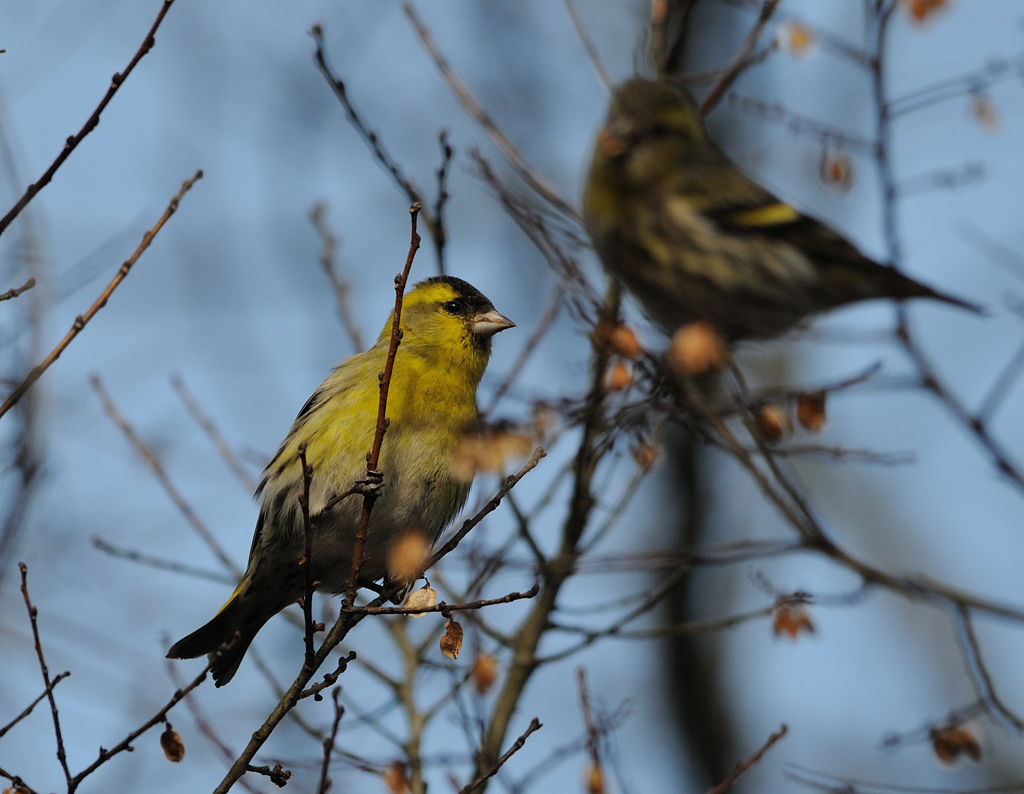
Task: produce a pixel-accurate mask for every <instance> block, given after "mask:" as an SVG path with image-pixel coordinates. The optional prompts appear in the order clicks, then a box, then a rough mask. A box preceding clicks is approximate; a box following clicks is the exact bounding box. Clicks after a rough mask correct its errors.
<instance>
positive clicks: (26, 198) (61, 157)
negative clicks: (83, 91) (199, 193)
mask: <svg viewBox="0 0 1024 794" xmlns="http://www.w3.org/2000/svg"><path fill="white" fill-rule="evenodd" d="M173 2H174V0H163V4H162V5H161V6H160V12H159V13H158V14H157V15H156V20H155V21H154V22H153V25H152V27H150V29H149V33H147V34H146V38H145V39H143V40H142V44H141V45H140V46H139V49H138V51H137V52H136V53H135V55H134V57H133V58H132V59H131V61H129V62H128V65H127V66H126V67H125V69H124V71H123V72H118V73H116V74H115V75H114V76H113V77H112V78H111V80H110V87H109V88H108V89H107V93H106V94H104V96H103V99H101V100H100V103H99V104H98V105H97V106H96V109H95V110H94V111H93V112H92V115H91V116H89V118H88V119H86V122H85V124H84V125H83V126H82V129H80V130H79V131H78V132H77V133H76V134H75V135H69V136H68V139H67V140H66V141H65V142H64V148H63V149H61V151H60V154H58V155H57V159H56V160H54V161H53V162H52V163H51V164H50V167H49V168H47V169H46V171H45V172H44V173H43V175H42V176H41V177H39V179H38V180H36V181H35V182H33V183H32V184H31V185H29V186H28V188H26V190H25V193H24V195H22V197H21V198H20V199H18V202H17V203H16V204H15V205H14V206H13V207H11V209H10V210H9V211H8V212H7V214H6V215H4V217H3V218H0V234H3V233H4V230H5V229H6V228H7V227H8V226H10V225H11V221H13V220H14V219H15V218H17V217H18V215H19V214H20V213H21V211H22V210H23V209H25V207H26V206H27V205H28V203H29V202H30V201H31V200H32V199H34V198H35V197H36V194H37V193H38V192H39V191H40V190H42V189H43V188H44V187H46V185H47V184H49V182H50V180H51V179H53V175H54V174H55V173H57V169H58V168H60V167H61V166H62V165H63V164H64V161H65V160H67V159H68V157H70V156H71V153H72V152H73V151H74V150H75V148H76V147H77V146H78V144H80V143H81V142H82V140H83V139H84V138H85V136H86V135H88V134H89V133H90V132H92V131H93V130H94V129H95V128H96V125H97V124H99V123H100V114H101V113H102V112H103V110H104V109H105V108H106V107H107V105H108V104H109V103H110V100H111V99H113V98H114V94H116V93H117V89H118V88H120V87H121V85H122V84H123V83H124V81H125V79H126V78H127V77H128V75H129V74H131V73H132V70H133V69H134V68H135V66H136V64H138V62H139V61H141V60H142V58H143V56H144V55H145V54H146V53H147V52H149V51H150V50H151V49H152V48H153V44H155V43H156V38H155V36H156V30H157V28H159V27H160V23H161V22H163V21H164V17H165V16H166V15H167V12H168V11H169V10H170V8H171V4H172V3H173ZM0 414H2V412H0Z"/></svg>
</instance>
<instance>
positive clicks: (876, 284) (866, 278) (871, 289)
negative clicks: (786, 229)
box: [825, 261, 988, 315]
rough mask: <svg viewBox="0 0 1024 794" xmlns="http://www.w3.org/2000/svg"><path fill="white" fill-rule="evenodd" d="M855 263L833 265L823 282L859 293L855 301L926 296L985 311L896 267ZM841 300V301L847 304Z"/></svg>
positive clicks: (984, 312) (980, 311) (845, 292)
mask: <svg viewBox="0 0 1024 794" xmlns="http://www.w3.org/2000/svg"><path fill="white" fill-rule="evenodd" d="M856 265H857V266H851V263H843V264H841V265H835V266H833V270H832V273H831V274H830V277H829V278H826V279H825V281H826V282H827V283H829V284H830V285H833V286H838V287H839V292H840V293H842V294H844V295H846V296H853V295H858V293H859V295H858V297H857V298H854V300H858V299H860V300H863V299H865V298H893V299H895V300H898V301H904V300H909V299H911V298H929V299H931V300H937V301H941V302H942V303H948V304H949V305H950V306H957V307H959V308H961V309H966V310H967V311H971V312H974V313H975V314H980V315H987V314H988V312H986V311H985V309H984V308H982V307H981V306H978V305H977V304H976V303H971V302H970V301H965V300H963V299H961V298H957V297H954V296H952V295H948V294H946V293H945V292H940V291H939V290H936V289H932V288H931V287H929V286H927V285H926V284H922V283H921V282H920V281H916V280H915V279H912V278H910V277H909V276H905V275H903V274H902V273H900V272H899V271H898V270H896V269H895V268H891V267H885V266H884V265H878V264H875V263H874V262H868V261H864V262H858V263H856ZM848 300H849V298H847V299H846V300H842V299H840V302H842V303H846V302H848Z"/></svg>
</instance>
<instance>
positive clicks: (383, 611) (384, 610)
mask: <svg viewBox="0 0 1024 794" xmlns="http://www.w3.org/2000/svg"><path fill="white" fill-rule="evenodd" d="M539 592H540V585H536V584H535V585H534V586H533V587H531V588H530V589H529V590H527V591H526V592H524V593H519V592H515V593H509V594H508V595H504V596H502V597H501V598H486V599H481V600H479V601H471V602H470V603H468V604H446V603H445V602H444V601H441V602H440V603H437V604H434V605H433V606H429V607H351V608H349V609H348V610H347V611H349V612H363V613H365V614H367V615H426V614H428V613H430V612H441V613H446V612H457V611H462V610H469V609H483V608H484V607H490V606H494V605H495V604H511V603H512V602H513V601H521V600H522V599H524V598H533V597H534V596H536V595H537V593H539Z"/></svg>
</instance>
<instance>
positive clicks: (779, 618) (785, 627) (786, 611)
mask: <svg viewBox="0 0 1024 794" xmlns="http://www.w3.org/2000/svg"><path fill="white" fill-rule="evenodd" d="M801 632H804V633H807V634H814V622H813V621H812V620H811V615H810V613H809V612H808V611H807V609H806V608H805V607H803V606H801V605H800V604H794V603H792V602H789V601H780V602H779V603H778V604H777V605H776V606H775V617H774V618H773V619H772V633H773V634H775V636H776V637H778V636H780V635H782V634H785V635H786V636H788V637H789V638H790V639H791V640H795V639H796V638H797V637H799V636H800V633H801Z"/></svg>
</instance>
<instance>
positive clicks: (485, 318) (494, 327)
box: [469, 309, 516, 336]
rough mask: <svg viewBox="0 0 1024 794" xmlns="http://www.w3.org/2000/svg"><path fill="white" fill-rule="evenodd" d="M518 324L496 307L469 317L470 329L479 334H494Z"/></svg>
mask: <svg viewBox="0 0 1024 794" xmlns="http://www.w3.org/2000/svg"><path fill="white" fill-rule="evenodd" d="M515 326H516V324H515V323H514V322H512V321H511V320H510V319H508V317H505V316H504V315H501V314H498V313H497V312H496V311H495V310H494V309H491V310H490V311H486V312H480V313H479V314H474V315H473V316H472V317H470V318H469V330H470V331H472V332H473V333H474V334H477V335H478V336H494V335H495V334H496V333H498V331H504V330H505V329H506V328H515Z"/></svg>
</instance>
